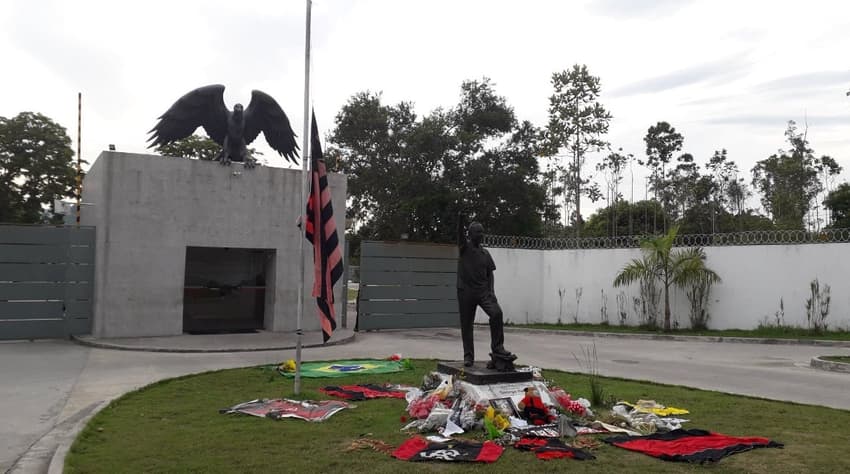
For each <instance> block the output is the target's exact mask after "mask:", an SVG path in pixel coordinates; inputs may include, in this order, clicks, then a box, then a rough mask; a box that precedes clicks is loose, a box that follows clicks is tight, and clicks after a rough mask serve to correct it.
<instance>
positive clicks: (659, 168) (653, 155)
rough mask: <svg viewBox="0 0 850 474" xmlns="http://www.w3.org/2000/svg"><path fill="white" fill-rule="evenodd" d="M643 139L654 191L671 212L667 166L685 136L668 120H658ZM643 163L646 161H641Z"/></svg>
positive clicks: (665, 224) (663, 205)
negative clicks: (666, 183)
mask: <svg viewBox="0 0 850 474" xmlns="http://www.w3.org/2000/svg"><path fill="white" fill-rule="evenodd" d="M643 141H644V142H645V143H646V163H645V164H646V166H647V167H648V168H649V169H650V171H651V173H650V180H651V186H652V191H653V192H654V193H655V198H656V199H658V198H659V194H660V198H661V199H660V200H661V205H662V207H664V212H665V214H666V213H669V212H670V202H671V201H672V193H671V192H670V190H669V189H668V187H667V186H665V184H664V182H665V176H666V172H665V168H666V165H667V163H669V162H670V159H671V158H672V157H673V153H675V152H677V151H679V150H681V149H682V142H683V141H684V137H682V134H680V133H679V132H677V131H676V129H675V128H673V127H672V126H671V125H670V124H669V123H667V122H658V123H657V124H655V125H653V126H651V127H649V129H648V130H647V131H646V136H644V138H643ZM641 164H642V165H643V164H644V163H641ZM664 228H665V229H666V228H667V221H666V220H665V221H664Z"/></svg>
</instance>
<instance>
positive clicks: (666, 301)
mask: <svg viewBox="0 0 850 474" xmlns="http://www.w3.org/2000/svg"><path fill="white" fill-rule="evenodd" d="M664 330H665V331H669V330H670V283H669V282H668V281H667V279H666V277H665V280H664Z"/></svg>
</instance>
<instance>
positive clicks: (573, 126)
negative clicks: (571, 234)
mask: <svg viewBox="0 0 850 474" xmlns="http://www.w3.org/2000/svg"><path fill="white" fill-rule="evenodd" d="M552 86H553V87H554V89H555V92H554V94H552V96H551V97H549V125H548V127H547V133H548V137H549V140H550V143H551V145H552V148H553V149H558V148H566V149H567V150H568V153H569V155H570V157H571V161H570V163H569V165H568V166H566V167H563V171H564V172H565V173H564V178H565V179H564V185H565V188H566V190H567V194H566V196H565V202H564V208H565V212H564V216H565V217H568V212H567V207H568V204H570V203H572V204H573V205H574V206H575V215H576V218H575V224H576V225H575V231H576V237H578V236H580V235H581V196H582V194H587V195H588V196H590V197H591V199H593V200H594V201H596V200H597V199H599V197H600V194H599V192H598V188H596V189H594V188H593V187H588V188H584V189H582V186H583V185H586V184H589V182H590V180H588V179H586V178H584V177H582V168H583V167H584V163H585V158H586V154H587V152H590V151H598V150H601V149H603V148H605V147H606V146H607V145H608V143H607V142H605V141H604V140H603V138H602V137H604V136H605V134H607V133H608V123H609V122H610V120H611V114H610V113H609V112H608V111H607V110H605V108H604V107H603V106H602V104H600V103H599V101H598V98H599V94H600V91H601V88H600V84H599V77H596V76H592V75H591V74H590V73H589V72H588V70H587V66H585V65H581V66H579V65H578V64H576V65H574V66H573V68H572V69H571V70H570V71H563V72H559V73H554V74H552ZM594 191H595V192H594Z"/></svg>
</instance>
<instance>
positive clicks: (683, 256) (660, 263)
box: [614, 226, 720, 331]
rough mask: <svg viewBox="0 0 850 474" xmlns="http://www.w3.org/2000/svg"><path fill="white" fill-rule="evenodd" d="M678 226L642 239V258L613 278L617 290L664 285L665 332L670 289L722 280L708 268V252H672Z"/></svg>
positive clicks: (693, 249) (668, 321)
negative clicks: (644, 282) (644, 284)
mask: <svg viewBox="0 0 850 474" xmlns="http://www.w3.org/2000/svg"><path fill="white" fill-rule="evenodd" d="M678 232H679V226H673V227H671V228H670V230H669V231H667V234H666V235H661V236H657V237H654V238H644V239H641V242H640V248H641V252H643V258H641V259H637V258H636V259H634V260H632V261H631V262H630V263H629V264H627V265H626V266H625V267H623V270H622V271H620V273H619V274H618V275H617V277H616V278H614V286H615V287H619V286H623V285H628V284H630V283H633V282H636V281H640V280H644V279H653V280H658V281H660V282H661V283H662V284H663V285H664V330H665V331H669V330H670V285H671V284H673V285H676V286H678V287H680V288H685V287H686V286H688V285H689V284H692V283H695V282H698V281H705V282H709V283H710V284H714V283H717V282H719V281H720V277H719V276H718V275H717V273H715V272H714V271H713V270H711V269H709V268H707V267H706V266H705V252H704V251H703V250H702V248H700V247H696V248H688V249H678V250H673V242H674V241H675V240H676V234H677V233H678Z"/></svg>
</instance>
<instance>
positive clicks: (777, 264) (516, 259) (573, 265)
mask: <svg viewBox="0 0 850 474" xmlns="http://www.w3.org/2000/svg"><path fill="white" fill-rule="evenodd" d="M489 250H490V253H491V254H492V255H493V258H494V260H495V261H496V266H497V269H496V295H497V296H498V297H499V301H500V303H501V305H502V308H503V310H504V313H505V318H506V319H508V320H510V321H511V322H515V323H524V322H526V321H528V322H549V323H554V322H557V321H558V320H559V319H560V320H561V321H562V322H573V320H574V317H575V316H576V315H578V320H579V321H580V322H585V323H588V322H589V323H599V322H600V321H601V319H602V315H601V312H602V308H603V305H604V306H607V312H608V318H609V321H610V323H611V324H617V321H618V317H617V312H618V307H617V295H618V294H619V293H621V292H622V293H623V294H624V295H625V296H626V305H625V310H626V312H627V314H628V324H632V325H633V324H637V322H638V314H637V312H636V309H635V307H634V304H633V299H634V298H635V297H638V296H639V291H638V288H637V285H636V284H635V285H632V286H631V287H622V288H614V287H613V285H612V284H611V282H612V281H613V280H614V277H615V275H616V274H617V273H618V272H619V271H620V270H621V269H622V268H623V266H624V265H625V264H626V263H627V262H629V261H630V260H631V259H633V258H639V257H640V251H639V250H638V249H593V250H516V249H502V248H491V249H489ZM705 251H706V254H707V256H708V259H707V261H706V264H707V265H708V266H709V267H710V268H712V269H713V270H714V271H716V272H717V273H718V274H719V275H720V277H721V278H722V279H723V281H722V282H721V283H720V284H718V285H716V286H715V287H714V288H713V289H712V293H711V302H710V305H709V312H710V314H711V318H710V319H709V322H708V324H709V327H710V328H714V329H730V328H741V329H752V328H755V327H757V326H758V324H759V322H760V321H763V320H764V319H765V318H768V319H769V320H770V321H771V322H773V321H774V315H775V313H776V312H777V311H779V301H780V298H781V299H782V301H783V303H784V307H785V318H784V319H785V323H786V324H790V325H800V326H806V310H805V303H806V299H807V298H809V297H810V295H811V291H810V289H809V283H810V282H811V281H812V280H813V279H815V278H817V279H818V280H819V281H820V284H821V286H823V285H824V284H827V285H829V286H830V287H831V297H832V302H831V306H830V312H829V316H828V317H827V319H826V321H827V323H828V324H829V327H833V328H834V327H845V328H850V279H848V278H847V275H848V274H850V244H846V243H835V244H809V245H754V246H740V247H707V248H705ZM577 289H581V299H580V300H577V297H576V290H577ZM559 291H560V295H559ZM603 292H604V293H603ZM533 295H540V296H539V297H538V298H539V302H535V301H534V298H535V296H533ZM603 302H604V303H603ZM670 303H671V311H672V315H671V319H673V320H678V322H679V324H680V325H681V326H682V327H687V326H688V325H689V324H690V322H689V319H688V301H687V298H686V297H685V294H684V293H683V292H682V291H681V290H679V289H674V290H671V296H670ZM661 305H662V306H661V313H660V314H659V317H660V318H663V300H662V302H661ZM478 320H479V321H481V322H484V321H486V316H484V315H483V313H481V312H480V311H479V315H478Z"/></svg>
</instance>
